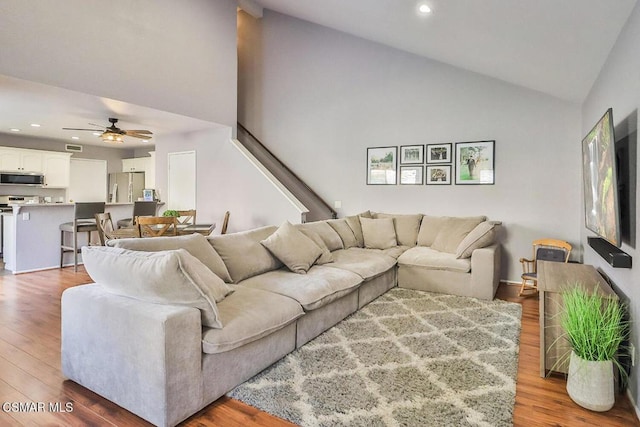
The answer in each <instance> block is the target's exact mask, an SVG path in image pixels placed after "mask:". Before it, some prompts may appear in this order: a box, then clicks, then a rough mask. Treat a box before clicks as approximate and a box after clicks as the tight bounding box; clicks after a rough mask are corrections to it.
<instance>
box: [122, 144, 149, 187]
mask: <svg viewBox="0 0 640 427" xmlns="http://www.w3.org/2000/svg"><path fill="white" fill-rule="evenodd" d="M149 154H150V155H151V157H136V158H133V159H122V172H144V188H156V152H155V151H150V152H149Z"/></svg>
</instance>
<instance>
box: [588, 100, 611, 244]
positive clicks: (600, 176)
mask: <svg viewBox="0 0 640 427" xmlns="http://www.w3.org/2000/svg"><path fill="white" fill-rule="evenodd" d="M614 141H615V139H614V134H613V111H612V109H611V108H609V109H608V110H607V112H606V113H604V116H602V118H600V120H598V123H596V125H595V126H594V127H593V129H591V131H590V132H589V133H588V134H587V136H585V137H584V139H583V140H582V175H583V181H584V214H585V225H586V227H587V228H588V229H589V230H591V231H593V232H594V233H596V234H597V235H598V236H600V237H602V238H603V239H605V240H607V241H608V242H610V243H611V244H613V245H615V246H618V247H619V246H620V208H619V205H618V180H617V165H616V150H615V142H614Z"/></svg>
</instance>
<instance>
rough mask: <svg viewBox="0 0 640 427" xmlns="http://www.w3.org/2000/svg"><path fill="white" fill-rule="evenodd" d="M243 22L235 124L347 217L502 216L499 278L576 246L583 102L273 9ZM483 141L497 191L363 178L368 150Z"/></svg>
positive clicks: (515, 274)
mask: <svg viewBox="0 0 640 427" xmlns="http://www.w3.org/2000/svg"><path fill="white" fill-rule="evenodd" d="M239 22H240V25H239V77H238V85H239V90H238V105H239V108H238V116H239V121H240V122H241V123H243V124H244V125H245V126H246V127H247V128H248V129H249V130H250V131H251V132H252V133H254V134H255V135H256V136H257V137H258V138H259V139H260V140H261V141H262V142H263V143H265V144H266V145H267V146H268V147H269V149H270V150H272V151H273V152H274V154H276V156H278V157H280V159H281V160H283V161H284V163H285V164H287V165H288V166H289V167H290V168H291V169H292V170H293V171H294V172H295V173H296V174H298V175H299V176H300V177H301V178H302V179H303V180H305V181H306V182H307V184H309V185H310V186H311V188H313V189H314V190H315V191H316V192H317V193H318V194H319V195H320V196H321V197H323V198H324V199H325V200H326V201H328V202H329V203H330V204H333V201H335V200H340V201H342V209H340V210H338V211H339V212H338V213H339V215H340V216H343V215H348V214H355V213H358V212H360V211H363V210H366V209H371V210H375V211H383V212H398V213H403V212H405V213H408V212H424V213H427V214H433V215H477V214H482V215H487V216H489V217H490V218H491V219H495V220H502V221H503V223H504V230H503V236H502V243H503V245H504V246H503V247H504V258H503V270H502V278H503V279H511V280H519V276H520V273H521V267H520V263H519V262H518V260H519V258H520V257H522V256H529V255H530V254H531V241H532V240H534V239H536V238H540V237H556V238H560V239H564V240H568V241H570V242H571V243H573V244H575V245H576V246H578V244H579V242H580V191H581V180H580V167H581V163H580V139H581V137H580V109H579V106H577V105H574V104H570V103H567V102H565V101H561V100H558V99H556V98H552V97H550V96H547V95H543V94H541V93H538V92H534V91H531V90H527V89H523V88H520V87H517V86H514V85H511V84H507V83H504V82H501V81H498V80H495V79H491V78H488V77H484V76H481V75H479V74H475V73H471V72H468V71H464V70H461V69H458V68H455V67H451V66H448V65H445V64H442V63H439V62H435V61H432V60H429V59H425V58H421V57H418V56H414V55H411V54H408V53H405V52H402V51H399V50H395V49H392V48H389V47H386V46H382V45H379V44H376V43H373V42H369V41H366V40H363V39H359V38H356V37H353V36H350V35H347V34H344V33H340V32H337V31H334V30H331V29H328V28H325V27H321V26H318V25H315V24H311V23H308V22H305V21H301V20H298V19H295V18H291V17H288V16H286V15H281V14H278V13H275V12H272V11H269V10H267V11H265V15H264V18H263V19H262V20H254V19H253V18H251V17H249V16H248V15H246V14H244V13H241V16H240V21H239ZM514 60H517V58H514ZM485 139H495V140H496V155H495V158H496V184H495V185H493V186H454V185H452V186H388V187H387V186H367V185H366V184H365V178H366V148H367V147H375V146H387V145H397V146H400V145H410V144H430V143H445V142H460V141H476V140H485ZM575 256H576V258H579V257H580V251H579V250H578V251H576V255H575Z"/></svg>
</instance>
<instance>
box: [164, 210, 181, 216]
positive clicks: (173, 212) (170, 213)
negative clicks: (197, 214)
mask: <svg viewBox="0 0 640 427" xmlns="http://www.w3.org/2000/svg"><path fill="white" fill-rule="evenodd" d="M162 216H175V217H179V216H180V212H178V211H176V210H173V209H167V210H166V211H164V212H163V213H162Z"/></svg>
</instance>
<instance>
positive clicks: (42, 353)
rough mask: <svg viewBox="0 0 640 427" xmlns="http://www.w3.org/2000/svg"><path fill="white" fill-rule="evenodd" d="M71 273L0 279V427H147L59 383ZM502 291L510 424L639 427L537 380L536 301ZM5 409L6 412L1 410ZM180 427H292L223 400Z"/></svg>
mask: <svg viewBox="0 0 640 427" xmlns="http://www.w3.org/2000/svg"><path fill="white" fill-rule="evenodd" d="M89 282H90V279H89V276H87V275H86V274H85V273H84V272H83V271H82V272H79V273H77V274H76V273H74V272H73V269H72V268H65V269H63V270H49V271H44V272H38V273H30V274H22V275H17V276H11V275H10V276H0V404H1V405H3V406H2V407H0V426H15V425H29V426H34V425H35V426H38V425H64V426H86V425H96V426H104V425H117V426H130V425H131V426H147V425H149V424H148V423H146V422H145V421H144V420H142V419H140V418H138V417H137V416H135V415H133V414H131V413H130V412H128V411H126V410H124V409H122V408H120V407H118V406H117V405H115V404H113V403H111V402H109V401H108V400H105V399H103V398H101V397H100V396H98V395H96V394H95V393H92V392H90V391H88V390H86V389H85V388H83V387H81V386H79V385H77V384H75V383H73V382H71V381H68V380H65V378H64V376H63V375H62V372H61V370H60V295H61V294H62V291H64V290H65V289H66V288H68V287H71V286H75V285H78V284H83V283H89ZM516 294H517V288H516V287H514V286H509V285H504V284H503V285H501V286H500V289H499V291H498V297H499V298H502V299H505V300H509V301H515V302H520V303H522V308H523V314H522V336H521V340H520V363H519V368H518V381H517V388H516V406H515V413H514V425H516V426H583V425H593V426H600V427H607V426H640V422H638V419H637V418H636V415H635V412H634V410H633V408H632V406H631V405H630V403H629V402H628V400H627V397H626V395H620V396H618V398H617V402H616V406H615V407H614V408H613V409H612V410H611V411H609V412H606V413H603V414H600V413H595V412H590V411H588V410H586V409H583V408H580V407H579V406H577V405H576V404H574V403H573V402H572V401H571V399H569V397H568V395H567V393H566V391H565V381H564V379H562V378H547V379H544V378H540V377H539V374H538V373H539V364H538V358H539V335H538V302H537V300H536V299H535V298H525V299H521V298H518V297H516V296H515V295H516ZM6 402H22V403H28V402H34V405H33V407H32V408H30V409H33V411H32V412H14V411H7V409H11V407H9V408H7V404H6ZM38 402H42V403H43V404H44V405H46V409H48V405H49V403H50V402H51V403H53V404H55V403H60V404H61V405H60V407H61V408H65V404H67V403H72V405H73V411H71V412H50V411H48V410H47V411H39V408H38V406H37V403H38ZM3 408H4V410H3ZM183 425H186V426H220V427H222V426H225V427H228V426H231V427H233V426H238V427H240V426H290V425H291V424H290V423H287V422H285V421H282V420H279V419H277V418H275V417H272V416H270V415H269V414H266V413H264V412H260V411H258V410H256V409H254V408H251V407H249V406H247V405H244V404H242V403H240V402H238V401H235V400H232V399H227V398H222V399H220V400H218V401H217V402H215V403H213V404H212V405H210V406H209V407H207V408H205V409H204V410H202V411H200V412H199V413H198V414H196V415H194V416H193V417H191V418H189V419H188V420H186V421H185V422H184V423H183Z"/></svg>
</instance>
